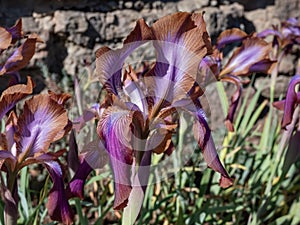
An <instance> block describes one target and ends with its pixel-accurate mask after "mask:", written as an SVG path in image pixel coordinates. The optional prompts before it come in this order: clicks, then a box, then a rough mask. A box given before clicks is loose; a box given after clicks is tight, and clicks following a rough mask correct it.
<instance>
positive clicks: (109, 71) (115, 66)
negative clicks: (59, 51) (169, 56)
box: [96, 19, 152, 96]
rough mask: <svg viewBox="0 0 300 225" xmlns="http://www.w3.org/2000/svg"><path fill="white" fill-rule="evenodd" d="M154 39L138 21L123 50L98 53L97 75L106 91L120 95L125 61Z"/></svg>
mask: <svg viewBox="0 0 300 225" xmlns="http://www.w3.org/2000/svg"><path fill="white" fill-rule="evenodd" d="M151 38H152V33H151V30H150V28H149V27H148V25H147V24H146V23H145V21H144V20H143V19H140V20H138V21H137V23H136V26H135V28H134V30H133V31H132V32H131V33H130V34H129V36H128V37H127V38H126V40H125V41H124V45H123V47H122V48H121V49H116V50H112V49H110V48H108V47H102V48H100V49H99V50H98V51H97V52H96V74H97V76H98V77H99V79H100V82H101V83H102V85H104V86H105V88H106V90H107V91H109V92H111V93H113V94H115V95H117V96H118V95H119V92H120V91H121V90H122V68H123V64H124V60H125V59H126V58H127V56H128V55H129V54H130V53H131V52H133V51H134V50H135V49H136V48H137V47H139V46H140V45H142V44H144V43H145V41H146V40H149V39H151Z"/></svg>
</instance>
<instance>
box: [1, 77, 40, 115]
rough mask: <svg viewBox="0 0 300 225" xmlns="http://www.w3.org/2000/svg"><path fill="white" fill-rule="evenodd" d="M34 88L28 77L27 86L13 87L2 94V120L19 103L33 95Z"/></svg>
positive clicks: (18, 85)
mask: <svg viewBox="0 0 300 225" xmlns="http://www.w3.org/2000/svg"><path fill="white" fill-rule="evenodd" d="M33 86H34V85H33V82H32V80H31V78H30V77H27V84H26V85H25V84H17V85H13V86H10V87H9V88H7V89H6V90H5V91H3V92H2V95H1V98H0V120H1V119H2V118H3V117H4V115H5V114H6V113H7V112H9V111H10V110H11V109H12V108H13V107H14V106H15V105H16V104H17V103H18V101H20V100H21V99H23V98H25V97H26V96H28V95H30V94H31V93H32V90H33Z"/></svg>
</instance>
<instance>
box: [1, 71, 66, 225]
mask: <svg viewBox="0 0 300 225" xmlns="http://www.w3.org/2000/svg"><path fill="white" fill-rule="evenodd" d="M32 88H33V83H32V81H31V79H30V78H29V77H28V82H27V84H26V85H25V84H17V85H13V86H11V87H9V88H8V89H6V90H5V91H4V92H3V93H2V95H1V98H0V109H1V111H0V115H1V117H0V119H3V118H4V116H5V115H6V114H7V113H9V115H8V117H7V119H6V123H5V131H4V133H1V139H0V165H1V170H2V171H4V172H6V174H7V182H6V183H5V182H4V181H3V180H2V181H1V193H2V199H3V201H4V202H5V214H6V223H7V224H16V222H17V213H18V211H17V208H18V197H17V193H18V185H17V178H18V173H19V171H20V170H21V169H22V168H23V167H25V166H27V165H30V164H33V163H41V164H43V165H44V166H45V167H46V168H47V170H48V172H49V174H50V176H51V179H52V181H53V187H52V189H51V190H50V193H49V197H48V204H47V208H48V213H49V215H50V217H51V218H52V219H53V220H58V221H62V222H63V223H64V224H70V223H71V222H72V211H71V209H70V206H69V204H68V200H67V197H66V194H65V189H64V183H63V172H62V169H61V167H60V164H59V161H58V157H59V156H61V155H62V154H63V153H64V151H58V152H50V151H49V150H48V149H49V146H50V144H51V143H52V142H55V141H57V140H59V139H61V138H62V137H63V136H64V135H65V134H66V133H67V132H68V131H69V129H70V123H69V120H68V117H67V112H66V110H65V109H64V103H65V101H66V100H68V99H69V98H70V96H69V95H67V94H60V95H56V94H54V93H52V92H49V94H39V95H37V96H34V97H32V98H30V99H28V100H26V101H25V104H24V108H23V111H22V112H21V113H20V114H19V115H17V114H16V113H15V112H14V111H11V109H12V108H13V107H14V106H15V105H16V103H17V102H18V101H19V100H21V99H23V98H25V97H26V96H28V95H29V94H31V92H32Z"/></svg>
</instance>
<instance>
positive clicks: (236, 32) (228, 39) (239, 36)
mask: <svg viewBox="0 0 300 225" xmlns="http://www.w3.org/2000/svg"><path fill="white" fill-rule="evenodd" d="M247 37H248V35H247V34H246V33H245V32H244V31H242V30H241V29H238V28H232V29H227V30H225V31H223V32H222V33H221V34H220V35H219V37H218V39H217V48H218V49H221V48H223V47H224V46H225V45H227V44H231V43H234V42H239V41H242V40H244V39H245V38H247Z"/></svg>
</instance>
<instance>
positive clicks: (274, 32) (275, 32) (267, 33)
mask: <svg viewBox="0 0 300 225" xmlns="http://www.w3.org/2000/svg"><path fill="white" fill-rule="evenodd" d="M270 35H273V36H276V37H278V38H279V39H283V36H282V34H281V33H280V32H279V31H278V30H274V29H266V30H263V31H261V32H260V33H258V34H257V35H256V36H257V37H259V38H265V37H267V36H270Z"/></svg>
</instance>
